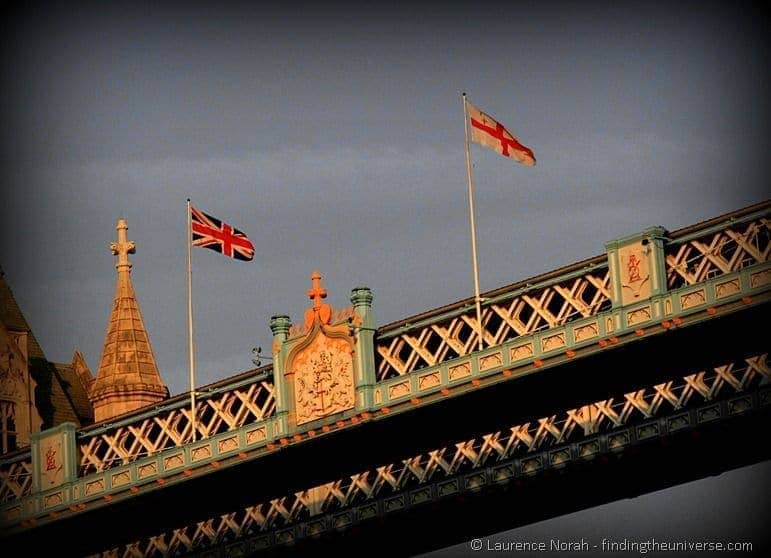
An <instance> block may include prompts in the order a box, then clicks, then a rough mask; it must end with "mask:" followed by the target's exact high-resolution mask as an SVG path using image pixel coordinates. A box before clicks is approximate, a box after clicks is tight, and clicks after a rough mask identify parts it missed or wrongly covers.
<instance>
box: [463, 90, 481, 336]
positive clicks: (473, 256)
mask: <svg viewBox="0 0 771 558" xmlns="http://www.w3.org/2000/svg"><path fill="white" fill-rule="evenodd" d="M462 96H463V133H464V136H465V138H466V177H467V178H468V214H469V224H470V227H471V262H472V266H473V269H474V303H475V304H476V309H477V325H478V328H479V331H478V332H477V336H478V337H479V350H480V351H481V350H482V349H484V338H483V336H482V332H483V331H484V330H483V328H482V304H481V302H480V298H479V264H478V262H477V231H476V222H475V221H474V182H473V180H472V178H471V148H470V146H469V137H468V109H467V108H466V94H465V93H463V95H462Z"/></svg>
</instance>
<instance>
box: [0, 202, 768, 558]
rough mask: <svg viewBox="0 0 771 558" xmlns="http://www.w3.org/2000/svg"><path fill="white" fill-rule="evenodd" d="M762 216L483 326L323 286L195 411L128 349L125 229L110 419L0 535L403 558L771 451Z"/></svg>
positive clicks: (660, 250) (22, 487)
mask: <svg viewBox="0 0 771 558" xmlns="http://www.w3.org/2000/svg"><path fill="white" fill-rule="evenodd" d="M770 214H771V202H764V203H760V204H757V205H755V206H751V207H748V208H745V209H742V210H739V211H735V212H733V213H730V214H727V215H723V216H720V217H717V218H715V219H712V220H709V221H705V222H702V223H698V224H695V225H693V226H690V227H687V228H685V229H681V230H678V231H673V232H670V231H667V230H666V229H664V228H662V227H652V228H649V229H646V230H645V231H642V232H639V233H637V234H633V235H630V236H627V237H624V238H621V239H617V240H613V241H610V242H607V243H606V244H605V251H604V253H603V254H601V255H599V256H596V257H593V258H589V259H584V260H582V261H578V262H577V263H575V264H573V265H570V266H567V267H564V268H560V269H556V270H554V271H552V272H549V273H546V274H543V275H540V276H538V277H533V278H529V279H527V280H525V281H520V282H518V283H514V284H511V285H507V286H503V287H501V288H498V289H495V290H493V291H490V292H487V293H484V294H483V295H482V298H483V301H482V304H481V320H478V318H477V312H476V307H475V301H474V299H466V300H462V301H458V302H454V303H451V304H448V305H447V306H444V307H441V308H437V309H435V310H432V311H429V312H425V313H423V314H420V315H417V316H412V317H409V318H406V319H404V320H400V321H398V322H394V323H391V324H387V325H378V324H377V323H376V322H375V318H374V314H375V312H374V311H373V310H376V303H375V301H374V299H373V294H372V291H370V289H369V288H366V287H355V288H353V289H352V290H351V296H350V303H351V305H350V306H349V307H344V308H340V309H338V310H335V309H334V308H333V307H332V306H331V305H330V304H328V303H327V302H326V291H325V289H324V287H323V282H322V277H321V275H320V274H319V273H314V274H313V276H312V281H311V288H310V290H309V291H308V296H309V298H310V300H311V305H310V307H309V308H308V310H307V311H306V313H305V316H304V317H303V318H302V320H301V321H298V322H297V323H294V322H293V321H292V320H291V319H290V317H288V316H281V315H279V316H273V317H272V318H271V319H270V322H269V326H270V329H271V331H272V333H273V346H272V363H271V364H270V365H269V366H263V367H258V368H256V369H254V370H250V371H247V372H245V373H242V374H239V375H236V376H233V377H230V378H226V379H224V380H222V381H219V382H216V383H214V384H211V385H208V386H204V387H202V388H200V389H199V390H197V391H198V393H197V395H196V401H195V411H194V413H193V411H192V409H191V406H190V398H189V395H188V394H181V395H178V396H176V397H171V398H168V397H164V393H163V390H162V389H161V388H160V387H159V386H160V385H161V384H159V383H158V382H156V381H155V377H154V376H153V374H152V373H151V372H152V367H153V366H154V361H153V360H152V351H151V350H150V349H149V344H148V345H147V347H148V348H147V350H142V351H140V352H142V355H143V358H144V360H142V359H135V360H134V361H132V359H131V357H130V356H125V355H124V356H123V357H120V356H117V355H118V353H119V352H120V350H124V351H125V347H126V346H127V345H126V343H125V342H124V343H123V344H121V340H124V341H125V339H128V337H126V336H125V335H124V334H123V333H121V332H123V331H124V330H123V329H121V328H125V327H129V325H126V323H124V322H127V321H131V325H130V328H132V329H131V331H133V332H134V337H133V338H132V339H135V340H136V339H137V338H139V339H140V341H141V337H142V336H141V333H142V331H143V326H142V327H140V326H141V316H139V313H138V306H136V307H135V301H134V303H133V305H132V300H134V298H133V297H134V295H133V290H132V289H130V279H129V275H128V269H129V267H130V264H129V263H128V260H127V254H128V253H130V250H129V248H131V249H133V243H132V245H131V246H130V247H129V244H128V242H129V241H128V240H127V239H126V237H125V230H124V235H123V236H121V237H119V242H118V243H116V244H115V245H114V247H113V249H114V250H115V253H116V254H117V255H118V256H119V258H120V259H119V266H118V271H119V290H118V292H116V301H119V302H120V301H122V302H121V303H120V304H117V303H116V306H115V309H114V311H115V312H118V314H116V315H115V316H116V317H115V330H114V332H113V333H114V338H115V339H116V340H117V341H115V343H114V345H115V346H114V355H113V357H114V358H113V357H111V358H113V360H110V359H107V361H106V360H105V358H104V357H103V360H102V365H101V366H100V375H98V376H97V380H96V381H95V384H94V385H97V384H98V385H99V386H100V388H99V395H100V399H99V401H100V402H101V404H102V405H103V406H102V407H101V408H100V413H99V417H97V419H98V420H99V419H100V418H101V419H102V420H100V422H97V423H96V424H93V425H89V426H84V427H80V428H78V427H77V426H76V425H75V424H73V423H67V422H65V423H63V424H61V425H59V426H56V427H53V428H50V429H47V430H43V431H42V432H38V433H34V434H33V435H32V439H31V444H30V445H29V446H28V447H26V448H22V449H20V450H18V451H16V452H14V453H10V454H6V455H5V456H3V458H2V461H0V518H1V519H0V521H2V527H3V534H2V538H0V544H2V545H9V546H13V547H16V548H21V547H24V548H27V549H29V552H30V553H31V554H35V553H37V552H38V551H40V552H42V549H43V548H46V547H47V546H48V545H50V544H51V541H61V542H56V543H55V544H57V545H62V546H63V547H64V546H66V552H67V553H68V554H72V555H77V556H83V555H96V556H103V557H113V556H114V557H128V556H146V557H152V556H167V555H172V556H177V555H203V556H236V555H238V556H268V555H281V554H291V553H297V552H298V551H301V550H305V551H318V550H323V549H325V548H335V549H336V550H337V551H344V550H345V549H348V548H350V549H353V548H370V549H371V550H372V551H373V552H375V551H377V552H378V553H385V552H388V553H391V554H395V555H404V554H409V553H415V552H419V551H422V550H429V549H431V548H436V547H441V546H446V545H448V544H451V543H454V542H460V541H462V540H467V539H468V538H471V537H472V536H474V535H478V534H479V533H483V532H491V533H492V532H497V531H500V530H502V529H507V528H511V527H514V526H518V525H523V524H527V523H532V522H534V521H537V520H540V519H544V518H547V517H554V516H556V515H559V514H563V513H566V512H569V511H574V510H577V509H581V508H586V507H591V506H595V505H599V504H602V503H605V502H609V501H613V500H616V499H619V498H623V497H629V496H634V495H638V494H641V493H646V492H649V491H652V490H657V489H660V488H664V487H667V486H671V485H674V484H679V483H682V482H687V481H689V480H693V479H697V478H702V477H704V476H706V475H712V474H718V473H720V472H723V471H726V470H730V469H732V468H736V467H739V466H743V465H746V464H750V463H756V462H759V461H763V460H767V459H769V457H771V455H769V454H770V453H771V451H770V450H769V445H768V443H767V431H768V428H769V426H771V422H770V421H769V409H771V386H770V385H769V380H770V378H771V372H770V370H769V364H768V349H769V339H768V323H769V320H768V318H769V298H770V297H771V264H769V261H768V260H769V251H771V244H770V243H769V215H770ZM121 282H122V283H121ZM120 285H123V286H122V287H121V286H120ZM121 289H122V291H121ZM119 293H122V294H119ZM119 299H120V300H119ZM121 304H122V305H123V306H121ZM119 307H120V308H123V310H120V309H119ZM120 312H123V314H121V313H120ZM127 313H128V314H131V316H133V318H132V320H127V318H126V317H125V316H126V315H128V314H127ZM111 324H112V322H111ZM111 327H112V326H111ZM110 331H112V330H110V329H108V341H109V339H110ZM137 332H138V333H137ZM105 346H106V347H107V346H108V342H107V341H106V345H105ZM121 347H123V349H121ZM111 350H112V349H111ZM106 352H107V349H106ZM119 362H124V363H126V362H128V363H131V362H136V363H137V364H138V367H137V368H136V369H135V370H133V371H132V372H130V373H131V374H134V376H133V380H132V381H133V382H134V384H132V383H131V382H129V381H125V379H124V383H123V384H120V385H118V384H116V383H115V382H116V381H117V380H116V378H117V377H118V376H120V374H122V373H123V372H125V370H124V368H121V367H120V366H118V365H117V364H116V363H119ZM113 365H115V367H114V368H110V367H111V366H113ZM102 367H105V368H104V370H105V372H104V373H103V372H102ZM110 370H112V372H110ZM109 374H112V375H113V376H112V380H111V381H112V383H110V382H109V381H107V380H106V379H105V378H108V375H109ZM100 378H101V379H102V380H101V381H100ZM136 384H141V385H142V386H145V387H144V388H142V389H141V390H139V391H140V392H141V394H140V395H141V396H132V397H134V399H131V398H129V399H127V398H126V397H124V396H123V395H125V393H126V392H127V390H128V391H130V389H131V388H130V387H127V386H131V385H136ZM145 384H146V385H145ZM116 385H117V386H118V387H116ZM147 386H151V387H150V388H148V387H147ZM147 397H150V398H151V401H149V404H148V400H147ZM127 401H128V403H127ZM110 405H121V406H122V407H121V408H120V412H119V413H116V414H111V411H110ZM116 526H119V527H116ZM415 539H417V540H420V541H422V544H423V545H424V547H422V548H421V547H416V546H415V545H414V544H413V543H412V542H410V543H409V544H410V546H409V547H408V546H407V544H408V543H407V541H414V540H415ZM65 541H66V542H65Z"/></svg>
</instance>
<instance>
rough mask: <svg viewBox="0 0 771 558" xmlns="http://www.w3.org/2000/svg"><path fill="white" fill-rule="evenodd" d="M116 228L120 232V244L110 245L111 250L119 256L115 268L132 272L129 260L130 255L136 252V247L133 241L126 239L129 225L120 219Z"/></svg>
mask: <svg viewBox="0 0 771 558" xmlns="http://www.w3.org/2000/svg"><path fill="white" fill-rule="evenodd" d="M115 228H116V229H117V230H118V242H111V243H110V250H111V251H112V253H113V254H114V255H116V256H118V262H117V263H116V264H115V268H116V269H117V270H118V271H130V270H131V262H130V261H129V259H128V255H129V254H134V253H135V252H136V246H135V244H134V242H133V241H131V240H128V239H127V237H126V231H127V230H128V225H127V224H126V220H125V219H118V224H117V225H116V226H115Z"/></svg>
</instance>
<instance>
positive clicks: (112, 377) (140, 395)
mask: <svg viewBox="0 0 771 558" xmlns="http://www.w3.org/2000/svg"><path fill="white" fill-rule="evenodd" d="M116 229H117V230H118V242H112V243H110V250H112V253H113V254H114V255H116V256H118V261H117V263H116V264H115V268H116V269H117V270H118V282H117V285H116V287H115V299H114V301H113V304H112V312H111V314H110V321H109V322H108V324H107V333H106V335H105V338H104V348H103V349H102V359H101V361H100V362H99V371H98V372H97V374H96V379H95V380H94V383H93V385H92V386H91V393H90V394H89V398H90V399H91V403H92V404H93V406H94V419H95V420H96V421H97V422H100V421H103V420H107V419H110V418H112V417H115V416H118V415H122V414H123V413H127V412H129V411H133V410H134V409H138V408H140V407H144V406H145V405H150V404H152V403H157V402H158V401H161V400H163V399H165V398H166V397H168V393H169V391H168V389H167V388H166V386H165V385H164V384H163V382H162V381H161V377H160V375H159V374H158V366H157V365H156V364H155V356H154V355H153V349H152V347H151V346H150V339H149V338H148V336H147V331H146V330H145V324H144V322H143V321H142V314H141V313H140V312H139V304H138V303H137V299H136V295H135V294H134V287H133V286H132V285H131V276H130V273H131V265H132V264H131V262H130V261H129V259H128V255H129V254H133V253H134V252H135V251H136V249H135V246H134V243H133V242H132V241H130V240H128V239H127V237H126V231H127V230H128V225H127V224H126V221H125V220H124V219H119V220H118V224H117V226H116Z"/></svg>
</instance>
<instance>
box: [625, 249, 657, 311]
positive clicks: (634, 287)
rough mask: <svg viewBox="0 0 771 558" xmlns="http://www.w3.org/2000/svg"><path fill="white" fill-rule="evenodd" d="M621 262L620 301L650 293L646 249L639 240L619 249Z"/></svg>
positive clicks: (640, 297) (644, 296) (626, 302)
mask: <svg viewBox="0 0 771 558" xmlns="http://www.w3.org/2000/svg"><path fill="white" fill-rule="evenodd" d="M618 256H619V260H620V263H621V302H622V304H628V303H630V302H634V301H635V300H638V299H642V298H648V297H649V296H650V294H651V283H650V271H649V270H650V264H649V261H648V260H649V257H648V249H647V248H646V247H645V246H643V245H642V243H641V242H638V243H636V244H631V245H629V246H624V247H623V248H621V249H620V250H619V254H618Z"/></svg>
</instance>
